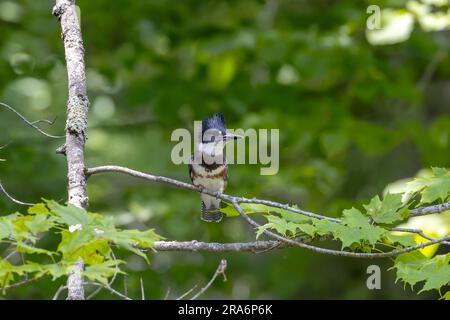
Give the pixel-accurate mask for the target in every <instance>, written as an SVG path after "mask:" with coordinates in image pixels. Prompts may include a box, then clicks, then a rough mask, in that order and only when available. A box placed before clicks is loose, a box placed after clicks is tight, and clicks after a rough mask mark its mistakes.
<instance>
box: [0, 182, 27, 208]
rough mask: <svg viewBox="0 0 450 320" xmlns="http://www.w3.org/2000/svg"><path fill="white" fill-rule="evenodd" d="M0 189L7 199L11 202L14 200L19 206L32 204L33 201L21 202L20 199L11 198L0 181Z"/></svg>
mask: <svg viewBox="0 0 450 320" xmlns="http://www.w3.org/2000/svg"><path fill="white" fill-rule="evenodd" d="M0 190H1V191H2V192H3V193H4V194H5V195H6V196H7V197H8V199H9V200H11V201H12V202H14V203H15V204H19V205H21V206H29V207H31V206H34V205H35V203H29V202H23V201H20V200H17V199H15V198H13V197H12V196H11V195H10V194H9V193H8V192H6V190H5V188H4V187H3V184H2V182H1V181H0Z"/></svg>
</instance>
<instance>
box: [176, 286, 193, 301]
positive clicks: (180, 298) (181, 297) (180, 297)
mask: <svg viewBox="0 0 450 320" xmlns="http://www.w3.org/2000/svg"><path fill="white" fill-rule="evenodd" d="M197 287H198V285H194V286H193V287H192V288H190V289H189V290H188V291H186V292H185V293H183V294H182V295H181V296H179V297H178V298H176V299H175V300H182V299H183V298H184V297H186V296H188V295H189V294H190V293H191V292H192V291H194V290H195V289H196V288H197Z"/></svg>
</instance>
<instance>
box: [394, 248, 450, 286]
mask: <svg viewBox="0 0 450 320" xmlns="http://www.w3.org/2000/svg"><path fill="white" fill-rule="evenodd" d="M449 262H450V254H446V255H437V256H435V257H434V258H432V259H427V258H426V257H425V256H424V255H423V254H421V253H419V252H414V253H407V254H402V255H399V256H398V257H397V258H396V259H395V264H394V268H395V269H397V281H398V280H402V281H403V282H404V283H405V284H406V283H408V284H410V285H411V286H414V285H416V284H417V283H419V282H424V286H423V288H422V290H420V291H419V293H421V292H423V291H429V290H433V289H437V290H439V289H440V288H441V287H443V286H446V285H448V284H449V283H450V265H449Z"/></svg>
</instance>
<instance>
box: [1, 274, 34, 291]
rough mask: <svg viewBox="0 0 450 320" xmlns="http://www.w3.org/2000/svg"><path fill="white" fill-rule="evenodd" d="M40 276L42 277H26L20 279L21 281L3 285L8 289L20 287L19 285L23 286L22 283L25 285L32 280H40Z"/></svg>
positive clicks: (4, 288)
mask: <svg viewBox="0 0 450 320" xmlns="http://www.w3.org/2000/svg"><path fill="white" fill-rule="evenodd" d="M39 278H40V277H38V278H31V279H25V280H22V281H19V282H16V283H13V284H10V285H8V286H5V287H3V288H2V289H3V290H7V289H11V288H14V287H19V286H22V285H24V284H27V283H30V282H32V281H35V280H38V279H39Z"/></svg>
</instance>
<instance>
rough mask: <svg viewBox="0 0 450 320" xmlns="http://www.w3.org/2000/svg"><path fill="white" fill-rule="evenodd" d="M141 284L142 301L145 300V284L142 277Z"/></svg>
mask: <svg viewBox="0 0 450 320" xmlns="http://www.w3.org/2000/svg"><path fill="white" fill-rule="evenodd" d="M140 282H141V298H142V300H145V290H144V282H142V277H141V278H140Z"/></svg>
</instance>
